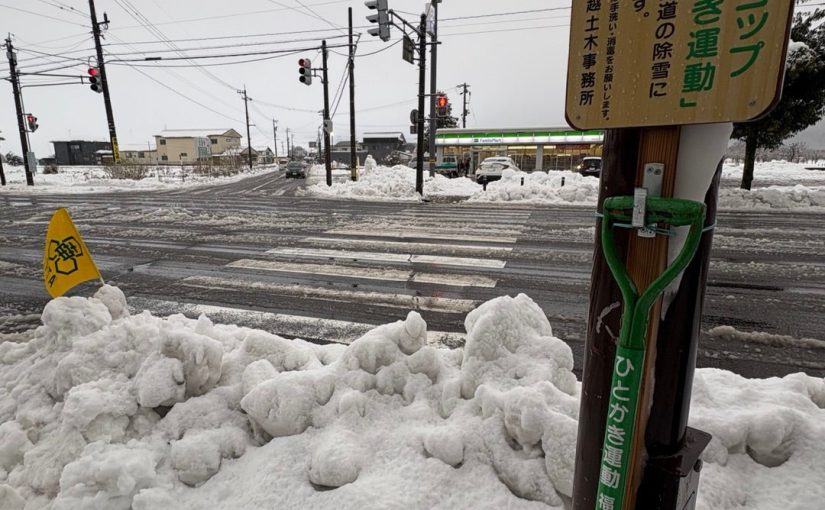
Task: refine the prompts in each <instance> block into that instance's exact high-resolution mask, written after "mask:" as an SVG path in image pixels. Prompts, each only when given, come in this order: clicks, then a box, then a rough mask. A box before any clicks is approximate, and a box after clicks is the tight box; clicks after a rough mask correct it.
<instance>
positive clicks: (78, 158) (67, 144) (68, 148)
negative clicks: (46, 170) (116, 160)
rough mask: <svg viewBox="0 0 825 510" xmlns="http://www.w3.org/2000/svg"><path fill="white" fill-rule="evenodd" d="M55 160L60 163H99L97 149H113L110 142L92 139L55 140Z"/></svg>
mask: <svg viewBox="0 0 825 510" xmlns="http://www.w3.org/2000/svg"><path fill="white" fill-rule="evenodd" d="M52 145H54V162H55V163H56V164H58V165H68V166H71V165H99V164H100V160H99V156H98V155H97V151H100V150H108V151H111V150H112V145H111V144H110V143H109V142H98V141H90V140H66V141H53V142H52Z"/></svg>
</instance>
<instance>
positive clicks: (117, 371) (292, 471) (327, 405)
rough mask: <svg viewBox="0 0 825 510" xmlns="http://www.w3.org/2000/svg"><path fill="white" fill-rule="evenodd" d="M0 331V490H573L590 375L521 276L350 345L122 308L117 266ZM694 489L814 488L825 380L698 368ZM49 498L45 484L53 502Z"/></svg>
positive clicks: (44, 499)
mask: <svg viewBox="0 0 825 510" xmlns="http://www.w3.org/2000/svg"><path fill="white" fill-rule="evenodd" d="M42 321H43V326H41V327H40V328H38V329H37V330H36V331H35V332H34V333H33V334H30V335H29V337H27V338H22V339H21V338H16V339H15V340H14V341H6V342H5V343H2V344H0V363H2V366H1V367H0V423H1V424H0V508H2V509H4V510H20V509H23V508H25V509H27V510H30V509H35V508H46V507H48V508H53V509H55V510H60V509H72V510H74V509H86V508H90V509H91V508H94V509H107V510H108V509H124V510H125V509H129V508H132V509H135V510H148V509H158V508H175V509H179V508H180V509H198V510H200V509H204V508H227V509H229V508H231V509H259V508H285V509H287V508H313V509H324V508H329V509H335V510H338V509H350V508H352V509H356V508H357V509H362V508H444V509H457V508H569V501H570V500H569V497H570V494H571V491H572V481H573V464H574V454H575V444H576V431H577V419H578V408H579V402H578V398H579V391H580V385H579V383H578V382H577V381H576V378H575V376H574V375H573V373H572V371H571V370H572V368H573V357H572V353H571V351H570V348H569V347H568V346H567V345H566V344H565V343H564V342H563V341H562V340H560V339H558V338H556V337H554V336H553V332H552V328H551V325H550V324H549V322H548V321H547V318H546V317H545V315H544V314H543V312H542V311H541V309H540V308H539V307H538V306H537V305H536V304H535V303H534V302H533V301H532V300H530V298H529V297H527V296H525V295H519V296H517V297H515V298H511V297H506V296H505V297H500V298H497V299H494V300H492V301H489V302H487V303H485V304H483V305H482V306H480V307H479V308H477V309H476V310H474V311H472V312H470V313H469V314H468V315H467V318H466V321H465V326H466V330H467V343H466V346H465V347H464V348H463V349H457V350H446V349H439V348H435V347H433V346H429V345H427V343H426V339H427V325H426V323H425V322H424V320H423V319H422V318H421V317H420V316H419V315H418V314H417V313H415V312H411V313H409V315H407V316H406V318H405V319H403V320H399V321H398V322H396V323H393V324H387V325H384V326H380V327H378V328H376V329H374V330H372V331H370V332H368V333H367V334H365V335H364V336H363V337H361V338H359V339H358V340H356V341H354V342H353V343H352V344H351V345H349V346H345V345H336V344H331V345H323V346H321V345H315V344H310V343H306V342H303V341H300V340H292V341H289V340H285V339H283V338H280V337H277V336H274V335H272V334H269V333H266V332H263V331H257V330H251V329H245V328H240V327H237V326H231V325H215V324H213V323H212V322H211V321H210V320H209V319H208V318H207V317H205V316H201V318H200V319H198V320H192V319H187V318H184V317H183V316H171V317H167V318H160V317H154V316H152V315H151V314H149V313H148V312H143V313H139V314H135V315H130V314H129V312H128V307H127V302H126V298H125V297H124V295H123V294H122V292H121V291H120V290H119V289H117V288H115V287H111V286H104V287H102V288H101V289H100V290H99V291H98V292H97V294H96V295H95V297H93V298H83V297H71V298H58V299H55V300H53V301H51V302H49V303H48V305H47V306H46V307H45V309H44V311H43V314H42ZM691 423H692V425H693V426H696V427H698V428H701V429H703V430H706V431H708V432H710V433H711V434H713V437H714V438H713V441H712V442H711V444H710V445H709V447H708V448H707V450H706V451H705V453H704V455H703V458H704V460H705V468H704V471H703V473H702V477H701V485H700V491H699V500H698V506H697V507H698V508H700V509H733V508H736V509H744V508H747V509H752V510H760V509H765V510H768V509H770V510H774V509H776V508H798V509H815V508H821V503H822V501H823V499H824V498H825V485H823V484H822V475H823V473H825V441H823V440H822V438H823V437H825V380H823V379H816V378H812V377H808V376H805V375H803V374H795V375H790V376H787V377H785V378H782V379H776V378H773V379H765V380H747V379H743V378H741V377H739V376H737V375H734V374H732V373H729V372H724V371H720V370H715V369H702V370H699V371H698V372H697V374H696V378H695V382H694V396H693V402H692V409H691ZM49 505H52V506H51V507H49Z"/></svg>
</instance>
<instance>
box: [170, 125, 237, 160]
mask: <svg viewBox="0 0 825 510" xmlns="http://www.w3.org/2000/svg"><path fill="white" fill-rule="evenodd" d="M155 144H156V147H157V162H158V163H159V164H161V165H163V164H167V165H171V164H184V165H185V164H194V163H198V162H208V161H210V160H211V159H212V156H213V155H221V154H224V153H226V152H232V151H237V149H238V148H240V145H241V135H240V133H238V132H237V131H235V130H234V129H167V130H165V131H163V132H161V134H159V135H155Z"/></svg>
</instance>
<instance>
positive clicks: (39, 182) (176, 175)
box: [4, 165, 278, 194]
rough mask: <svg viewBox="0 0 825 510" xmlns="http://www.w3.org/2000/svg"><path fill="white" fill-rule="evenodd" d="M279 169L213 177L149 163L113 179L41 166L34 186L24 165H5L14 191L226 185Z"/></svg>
mask: <svg viewBox="0 0 825 510" xmlns="http://www.w3.org/2000/svg"><path fill="white" fill-rule="evenodd" d="M277 170H278V165H264V166H256V167H254V169H253V170H251V171H249V170H246V167H244V169H243V171H241V172H240V173H238V174H235V175H231V176H217V175H215V176H212V175H208V174H198V173H195V172H194V171H193V170H192V169H191V168H182V167H180V166H175V165H169V166H152V167H147V168H146V176H145V177H144V178H142V179H134V180H133V179H113V178H111V176H110V175H109V174H108V173H107V172H106V169H105V168H104V167H103V166H61V167H60V169H59V172H58V173H56V174H44V173H43V168H42V167H41V168H39V169H38V172H37V173H36V174H35V175H34V176H33V178H34V186H27V185H26V175H25V172H24V170H23V167H22V166H21V167H9V166H8V165H7V166H6V167H5V172H6V177H7V179H8V186H7V188H4V189H9V190H12V191H14V192H15V193H32V194H40V193H49V194H55V193H104V192H109V191H130V190H141V191H148V190H164V189H176V188H185V187H195V186H203V185H205V184H226V183H231V182H237V181H239V180H241V179H246V178H247V177H252V176H256V175H262V174H266V173H270V172H274V171H277Z"/></svg>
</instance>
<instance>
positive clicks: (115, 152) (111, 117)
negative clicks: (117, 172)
mask: <svg viewBox="0 0 825 510" xmlns="http://www.w3.org/2000/svg"><path fill="white" fill-rule="evenodd" d="M89 13H90V14H91V17H92V33H93V34H94V38H95V50H97V68H98V69H99V70H100V85H101V87H103V104H104V105H105V106H106V121H107V122H108V124H109V141H110V142H111V144H112V161H114V163H115V164H117V163H119V162H120V149H118V145H117V131H116V130H115V114H114V113H113V112H112V98H111V96H110V95H109V81H108V80H107V79H106V65H105V64H104V62H103V47H102V46H101V45H100V23H98V22H97V14H96V12H95V0H89ZM105 17H106V15H105V14H104V18H105ZM105 21H106V23H107V24H108V19H106V20H105Z"/></svg>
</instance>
